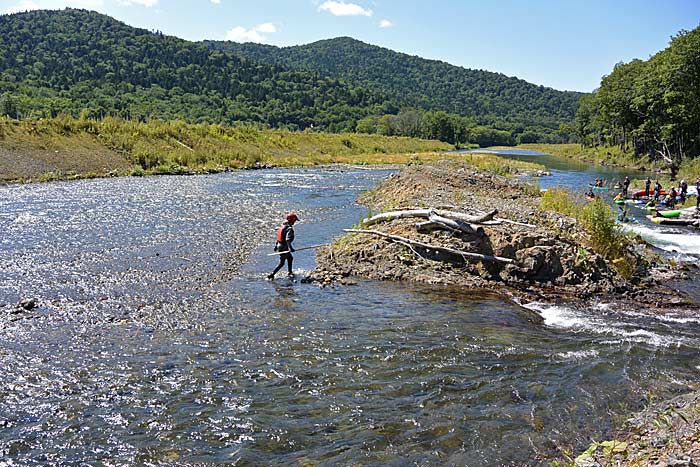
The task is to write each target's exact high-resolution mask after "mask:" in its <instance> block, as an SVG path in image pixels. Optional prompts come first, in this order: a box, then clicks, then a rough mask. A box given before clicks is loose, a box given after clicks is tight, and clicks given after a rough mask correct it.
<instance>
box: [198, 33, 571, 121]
mask: <svg viewBox="0 0 700 467" xmlns="http://www.w3.org/2000/svg"><path fill="white" fill-rule="evenodd" d="M205 43H206V44H207V45H208V46H209V47H211V48H213V49H216V50H222V51H226V52H229V53H232V54H235V55H239V56H244V57H248V58H250V59H252V60H256V61H259V62H264V63H268V64H277V65H282V66H286V67H289V68H292V69H296V70H312V71H317V72H319V73H321V74H323V75H324V76H333V77H337V78H342V79H345V80H348V81H350V82H353V83H370V84H371V85H372V86H373V87H374V88H377V89H380V90H381V91H383V92H384V93H386V94H387V95H389V96H391V97H392V98H393V99H395V100H396V101H397V102H399V104H400V105H401V106H402V107H416V108H419V109H425V110H443V111H446V112H448V113H452V114H457V115H461V116H466V117H471V118H472V119H474V120H475V121H477V123H485V124H491V123H493V122H494V121H498V120H501V121H505V122H511V123H520V124H525V125H528V126H531V125H544V126H549V127H553V128H557V127H558V126H559V123H561V122H565V121H571V120H573V118H574V114H575V112H576V109H577V106H578V99H579V98H580V97H581V95H582V94H581V93H578V92H562V91H557V90H554V89H551V88H546V87H544V86H537V85H534V84H531V83H528V82H526V81H523V80H521V79H517V78H510V77H507V76H505V75H503V74H500V73H492V72H488V71H482V70H470V69H466V68H462V67H458V66H454V65H450V64H449V63H445V62H441V61H437V60H427V59H424V58H421V57H417V56H411V55H406V54H403V53H398V52H394V51H392V50H389V49H385V48H382V47H377V46H374V45H370V44H366V43H364V42H361V41H358V40H355V39H352V38H350V37H339V38H336V39H329V40H322V41H318V42H314V43H312V44H308V45H300V46H294V47H283V48H279V47H274V46H269V45H260V44H252V43H246V44H238V43H235V42H217V41H206V42H205Z"/></svg>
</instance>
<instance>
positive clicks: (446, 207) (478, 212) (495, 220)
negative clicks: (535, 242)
mask: <svg viewBox="0 0 700 467" xmlns="http://www.w3.org/2000/svg"><path fill="white" fill-rule="evenodd" d="M423 209H425V208H420V207H405V208H401V209H399V211H403V210H405V211H416V210H423ZM437 209H438V210H448V211H454V210H455V209H462V208H460V207H459V206H454V205H451V204H448V205H444V206H438V207H437ZM467 209H468V210H469V211H472V212H474V213H475V215H476V216H480V215H484V214H488V213H487V212H485V211H481V210H479V209H474V208H467ZM502 222H505V223H508V224H513V225H522V226H523V227H537V226H536V225H534V224H528V223H526V222H518V221H513V220H510V219H504V218H502V217H494V218H493V221H484V222H481V224H482V225H498V224H500V223H502Z"/></svg>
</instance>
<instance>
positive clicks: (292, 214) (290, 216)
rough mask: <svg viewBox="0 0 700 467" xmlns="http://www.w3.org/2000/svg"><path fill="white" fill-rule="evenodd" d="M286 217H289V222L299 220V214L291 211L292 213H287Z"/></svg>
mask: <svg viewBox="0 0 700 467" xmlns="http://www.w3.org/2000/svg"><path fill="white" fill-rule="evenodd" d="M285 217H286V219H287V220H288V221H289V222H296V221H298V220H299V216H297V215H296V214H294V213H293V212H290V213H289V214H287V215H286V216H285Z"/></svg>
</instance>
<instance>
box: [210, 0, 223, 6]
mask: <svg viewBox="0 0 700 467" xmlns="http://www.w3.org/2000/svg"><path fill="white" fill-rule="evenodd" d="M211 2H212V3H213V4H214V5H219V4H220V3H221V0H211Z"/></svg>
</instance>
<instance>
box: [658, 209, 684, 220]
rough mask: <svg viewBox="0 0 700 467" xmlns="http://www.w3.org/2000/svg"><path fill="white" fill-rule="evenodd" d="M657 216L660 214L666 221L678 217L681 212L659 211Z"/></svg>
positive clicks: (675, 210) (674, 210)
mask: <svg viewBox="0 0 700 467" xmlns="http://www.w3.org/2000/svg"><path fill="white" fill-rule="evenodd" d="M659 214H661V215H662V216H663V217H665V218H666V219H670V218H672V217H680V215H681V210H680V209H673V210H670V211H659Z"/></svg>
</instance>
